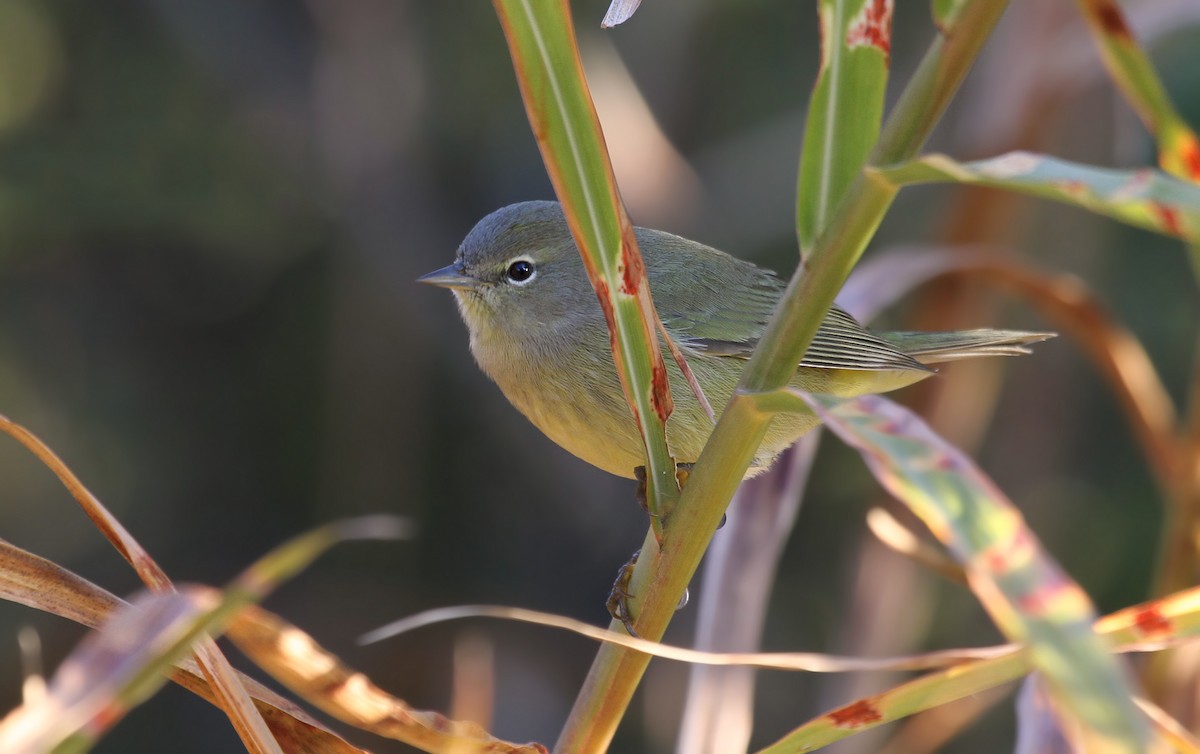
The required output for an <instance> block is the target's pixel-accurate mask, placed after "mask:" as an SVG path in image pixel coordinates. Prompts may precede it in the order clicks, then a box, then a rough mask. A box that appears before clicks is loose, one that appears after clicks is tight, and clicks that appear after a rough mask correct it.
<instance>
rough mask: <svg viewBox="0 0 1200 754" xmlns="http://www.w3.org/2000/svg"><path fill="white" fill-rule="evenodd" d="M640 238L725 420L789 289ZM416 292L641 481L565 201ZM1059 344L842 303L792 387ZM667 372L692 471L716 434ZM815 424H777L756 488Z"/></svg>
mask: <svg viewBox="0 0 1200 754" xmlns="http://www.w3.org/2000/svg"><path fill="white" fill-rule="evenodd" d="M634 232H635V234H636V237H637V242H638V246H639V247H640V249H641V254H642V258H643V260H644V262H645V269H646V276H647V278H648V280H649V284H650V293H651V295H652V297H653V300H654V304H655V308H656V309H657V310H658V312H659V315H660V317H661V319H662V324H663V327H664V329H665V331H666V333H667V334H668V335H669V336H670V338H671V339H672V340H673V341H674V342H675V344H676V345H677V346H678V348H679V350H680V351H681V352H682V353H683V355H684V357H685V359H686V361H687V363H688V366H689V367H690V369H691V371H692V373H693V374H694V375H695V378H696V380H697V381H698V382H699V384H700V386H701V387H702V389H703V392H704V393H705V395H706V397H707V399H708V401H709V402H710V403H711V405H712V408H713V409H714V410H715V411H716V412H717V413H718V414H719V412H720V411H721V409H722V408H723V407H724V405H725V404H726V402H728V400H729V398H730V397H731V396H732V394H733V391H734V389H735V388H736V386H737V384H738V381H739V378H740V376H741V373H742V370H743V369H744V367H745V365H746V362H747V360H748V359H749V357H750V355H751V353H752V352H753V350H754V347H755V345H756V344H757V343H758V340H759V339H760V337H761V336H762V333H763V330H764V329H765V328H766V325H767V322H768V320H769V319H770V317H771V315H772V313H773V312H774V310H775V308H776V305H777V303H778V301H779V298H780V296H781V295H782V293H783V290H784V282H783V280H781V279H780V278H779V277H778V276H777V275H776V274H775V273H774V272H771V271H770V270H767V269H764V268H762V267H759V266H757V265H755V264H752V263H750V262H747V261H743V260H741V259H738V258H736V257H733V256H731V255H729V254H726V253H725V252H722V251H718V250H717V249H714V248H711V247H709V246H705V245H704V244H701V243H697V242H695V241H691V240H688V239H686V238H682V237H680V236H676V235H673V234H670V233H666V232H663V231H658V230H651V229H648V228H635V229H634ZM418 281H419V282H421V283H425V284H430V285H435V286H441V287H444V288H448V289H449V290H450V291H451V292H452V293H453V294H454V298H455V300H456V302H457V304H458V309H459V312H460V314H461V316H462V319H463V321H464V322H465V323H466V326H467V331H468V333H469V340H470V349H471V353H472V355H473V356H474V358H475V361H476V362H477V363H478V365H479V367H480V368H481V369H482V370H483V372H484V373H485V374H486V375H487V376H488V377H489V378H490V379H491V380H492V381H493V382H495V383H496V385H497V386H499V388H500V391H501V392H502V393H503V394H504V396H505V397H506V398H507V399H508V401H509V402H510V403H512V405H513V406H515V407H516V408H517V410H518V411H520V412H521V413H522V414H524V416H525V417H526V418H528V419H529V421H530V422H532V423H533V424H534V426H536V427H537V428H538V429H539V430H541V431H542V433H544V434H545V435H546V436H547V437H549V438H550V439H551V440H552V441H554V442H555V443H557V444H558V445H559V446H561V447H562V448H564V449H565V450H567V451H568V452H570V453H572V454H573V455H575V456H577V457H579V458H581V459H583V460H584V461H586V462H587V463H590V464H591V465H593V466H595V467H597V468H600V469H603V470H604V471H607V472H609V473H612V474H615V475H617V476H621V477H627V478H635V473H636V470H637V469H638V467H641V466H643V465H644V464H645V459H644V452H645V451H644V448H643V444H642V436H641V434H640V432H639V429H638V426H637V424H636V421H635V419H634V418H633V415H632V413H631V411H630V409H629V407H628V404H627V403H626V399H625V395H624V392H623V390H622V387H621V382H620V379H619V377H618V373H617V369H616V365H615V363H614V361H613V354H612V349H611V341H610V338H609V330H608V325H607V322H606V319H605V315H604V310H603V309H602V307H601V305H600V302H599V299H598V298H597V296H596V294H595V292H594V289H593V288H592V285H591V282H590V281H589V279H588V276H587V273H586V271H585V269H584V265H583V261H582V259H581V258H580V255H579V251H578V250H577V248H576V245H575V241H574V238H573V237H572V235H571V230H570V227H569V226H568V224H567V221H566V218H565V216H564V214H563V210H562V207H561V206H560V205H559V204H558V203H557V202H551V201H527V202H521V203H517V204H512V205H509V206H506V207H503V208H501V209H498V210H496V211H495V212H492V213H491V214H489V215H487V216H486V217H484V218H483V219H482V220H480V221H479V222H478V223H477V224H476V225H475V227H474V228H473V229H472V230H471V231H470V232H469V233H468V234H467V236H466V238H465V239H464V240H463V242H462V243H461V244H460V245H459V247H458V250H457V253H456V254H455V258H454V261H453V263H452V264H450V265H448V266H446V267H443V268H441V269H439V270H435V271H433V272H431V273H429V274H427V275H424V276H422V277H420V278H418ZM1053 335H1054V334H1053V333H1046V332H1029V331H1022V330H996V329H975V330H959V331H953V332H874V331H871V330H868V329H866V328H865V327H863V326H862V325H860V324H859V323H858V322H857V321H856V320H855V319H854V318H853V317H852V316H851V315H850V314H848V313H847V312H846V311H844V310H843V309H841V308H840V307H838V306H837V305H836V304H835V305H834V306H833V307H832V308H831V309H830V310H829V311H828V313H827V314H825V316H824V319H822V321H821V324H820V326H819V327H818V329H817V333H816V335H815V336H814V338H813V341H812V344H811V345H810V346H809V347H808V350H807V352H806V353H805V354H804V357H803V358H802V359H801V361H800V363H799V364H797V366H796V371H795V374H794V375H793V377H792V378H791V380H790V381H789V386H790V387H793V388H798V389H800V390H803V391H806V392H810V393H824V394H828V395H832V396H837V397H845V398H849V397H854V396H859V395H863V394H868V393H882V392H887V391H891V390H895V389H898V388H901V387H905V386H907V385H911V384H913V383H915V382H918V381H920V380H923V379H925V378H927V377H929V376H930V375H931V374H933V373H934V369H932V365H934V364H939V363H943V362H948V361H955V360H959V359H971V358H976V357H983V356H1012V355H1018V354H1026V353H1029V348H1028V346H1029V345H1030V344H1031V343H1035V342H1038V341H1042V340H1045V339H1047V338H1050V337H1053ZM660 340H661V336H660ZM661 345H663V344H662V343H660V346H661ZM664 362H665V364H666V367H667V371H668V377H669V383H670V388H671V395H672V397H673V399H674V404H675V410H674V412H673V413H672V414H671V416H670V418H669V419H668V421H667V424H666V436H667V445H668V448H669V450H670V452H671V454H672V455H673V456H674V458H675V459H676V460H677V461H679V462H683V463H686V462H694V461H695V460H696V459H697V458H699V456H700V451H701V449H702V448H703V447H704V444H705V442H706V441H707V439H708V436H709V435H710V434H711V433H712V429H713V423H712V419H711V418H710V416H709V415H708V413H707V411H706V410H705V408H704V407H703V406H702V404H701V403H700V401H699V400H697V398H696V397H695V396H694V395H693V393H692V390H691V388H690V387H689V385H688V383H687V381H686V380H685V379H684V376H683V373H682V372H681V370H680V369H679V367H678V366H677V365H676V364H675V362H674V360H673V358H672V357H671V355H670V354H669V353H666V352H664ZM818 424H819V419H818V418H817V416H816V415H814V414H813V413H811V412H797V413H786V414H779V415H777V416H776V417H775V418H774V419H773V420H772V422H771V424H770V427H769V429H768V430H767V433H766V436H765V438H764V439H763V442H762V444H761V446H760V447H759V448H758V450H757V452H756V453H755V456H754V459H753V461H752V462H751V465H750V467H749V469H748V471H747V473H746V476H747V478H749V477H752V476H755V475H757V474H759V473H762V472H763V471H765V470H766V469H767V468H768V467H769V466H770V464H771V462H772V461H773V460H774V459H775V457H776V456H778V455H779V454H780V453H781V452H782V451H783V450H785V449H786V448H788V447H789V446H790V445H792V444H793V443H794V442H795V441H796V440H797V439H799V438H800V437H801V436H802V435H804V434H805V433H807V432H808V431H810V430H812V429H813V428H814V427H816V426H817V425H818Z"/></svg>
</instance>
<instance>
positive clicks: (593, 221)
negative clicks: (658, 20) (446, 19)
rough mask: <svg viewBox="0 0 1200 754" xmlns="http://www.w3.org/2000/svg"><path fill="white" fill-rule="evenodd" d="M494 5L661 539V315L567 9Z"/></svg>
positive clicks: (668, 483)
mask: <svg viewBox="0 0 1200 754" xmlns="http://www.w3.org/2000/svg"><path fill="white" fill-rule="evenodd" d="M493 5H494V6H495V8H496V13H497V15H498V16H499V18H500V24H501V26H502V27H503V28H504V35H505V38H506V39H507V41H508V48H509V52H510V53H511V55H512V60H513V68H514V70H515V71H516V75H517V83H518V84H519V85H520V88H521V96H522V98H523V99H524V101H525V111H526V114H527V115H528V116H529V123H530V126H531V128H532V130H533V134H534V136H535V138H536V139H537V142H538V147H539V148H540V149H541V152H542V159H543V161H544V162H545V164H546V171H547V173H549V176H550V181H551V183H552V184H553V185H554V191H555V193H556V194H557V195H558V199H559V201H560V202H561V203H562V206H563V212H564V213H565V214H566V217H567V223H568V224H569V225H570V227H571V233H572V235H573V236H574V237H575V243H576V245H577V246H578V247H579V251H580V254H581V256H582V257H583V263H584V267H585V268H586V269H587V273H588V277H589V278H590V279H591V281H592V286H593V287H594V288H595V289H596V295H597V296H598V297H599V299H600V302H601V305H602V306H603V307H604V312H605V315H606V316H607V317H608V325H609V331H610V333H611V336H612V337H611V342H612V347H613V360H614V361H615V362H616V365H617V373H618V376H619V377H620V380H621V384H622V386H623V387H624V390H625V398H626V402H627V403H628V405H629V409H630V413H631V414H632V416H633V419H634V420H635V421H636V422H637V424H638V427H639V430H640V433H641V436H642V443H643V445H644V446H645V450H646V459H647V460H646V469H647V501H648V503H649V505H650V508H651V510H652V511H654V512H655V513H656V514H659V515H656V516H654V517H653V518H652V521H654V522H655V523H654V525H655V527H656V533H657V534H659V535H660V536H661V533H662V532H661V521H662V519H663V517H664V515H665V513H666V512H667V511H668V510H669V509H670V507H671V505H672V503H673V501H674V500H675V498H676V497H678V487H677V483H676V481H675V461H674V459H672V458H671V453H670V450H669V449H668V447H667V435H666V418H667V417H668V416H670V414H671V412H672V410H673V408H674V405H673V403H672V400H671V392H670V385H669V383H668V381H667V380H663V379H655V376H656V375H659V374H666V366H665V364H664V361H663V356H662V352H661V350H660V348H659V339H658V332H657V331H658V328H659V319H658V314H657V312H656V311H655V309H654V302H653V301H652V300H651V297H650V286H649V285H648V284H647V282H646V271H645V266H644V264H643V263H642V257H641V252H640V251H639V250H638V247H637V239H636V237H635V235H634V233H633V226H632V224H631V223H630V221H629V217H628V216H627V215H626V213H625V207H624V205H622V203H621V200H620V195H619V193H618V191H617V186H616V179H615V177H614V176H613V171H612V164H611V162H610V160H609V157H608V151H607V149H606V148H605V146H604V137H603V134H601V132H600V123H599V120H598V119H597V117H596V109H595V107H594V105H593V104H592V97H591V93H590V92H589V91H588V86H587V81H586V80H585V79H584V75H583V68H582V64H581V63H580V61H579V50H578V46H577V44H576V40H575V29H574V25H573V23H572V21H571V13H570V8H569V7H568V5H567V3H566V2H565V1H564V0H552V1H551V2H543V3H531V2H529V0H494V2H493ZM634 8H636V3H614V4H613V6H612V7H611V8H610V14H611V13H617V14H618V17H620V18H621V20H623V18H625V17H628V13H632V12H633V9H634ZM622 14H624V15H623V16H622ZM683 368H685V369H686V362H685V363H684V364H683Z"/></svg>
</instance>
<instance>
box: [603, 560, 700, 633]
mask: <svg viewBox="0 0 1200 754" xmlns="http://www.w3.org/2000/svg"><path fill="white" fill-rule="evenodd" d="M641 554H642V551H641V550H638V551H636V552H635V553H633V555H632V557H630V558H629V562H628V563H626V564H625V565H623V566H621V570H620V571H618V572H617V580H616V581H614V582H613V585H612V591H611V592H609V593H608V601H607V602H605V603H604V606H605V607H607V608H608V614H609V615H611V616H612V618H613V620H616V621H620V622H621V625H622V626H624V627H625V630H626V631H628V632H629V635H630V636H634V637H637V635H638V633H637V631H636V630H634V628H633V620H634V619H633V611H632V610H630V608H629V601H630V600H631V599H633V595H632V594H630V593H629V581H630V580H631V579H632V578H633V569H634V567H635V566H636V565H637V562H638V557H639V556H640V555H641ZM690 599H691V594H690V592H689V591H688V590H687V589H684V590H683V596H682V597H680V598H679V604H677V605H676V606H675V609H676V610H682V609H683V608H685V607H687V603H688V601H689V600H690Z"/></svg>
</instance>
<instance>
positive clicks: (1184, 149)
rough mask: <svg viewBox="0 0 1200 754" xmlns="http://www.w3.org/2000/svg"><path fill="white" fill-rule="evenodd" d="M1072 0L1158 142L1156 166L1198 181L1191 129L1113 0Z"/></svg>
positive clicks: (1197, 149)
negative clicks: (1157, 164) (1075, 2)
mask: <svg viewBox="0 0 1200 754" xmlns="http://www.w3.org/2000/svg"><path fill="white" fill-rule="evenodd" d="M1078 1H1079V8H1080V10H1081V11H1082V12H1083V15H1084V17H1085V18H1086V19H1087V21H1088V26H1089V27H1090V28H1091V30H1092V37H1093V38H1094V39H1095V40H1096V45H1097V47H1099V48H1100V55H1101V57H1103V58H1104V65H1105V67H1107V68H1108V73H1109V75H1110V76H1112V79H1113V82H1114V83H1116V85H1117V88H1118V89H1119V90H1120V91H1121V93H1122V94H1123V95H1125V99H1126V100H1128V101H1129V104H1130V105H1131V106H1132V107H1133V109H1134V110H1135V111H1137V114H1138V117H1140V118H1141V119H1142V122H1143V123H1145V124H1146V128H1148V129H1149V130H1150V133H1151V134H1153V135H1154V138H1155V140H1157V142H1158V163H1159V165H1161V166H1162V169H1163V170H1165V171H1166V172H1168V173H1170V174H1171V175H1174V176H1176V177H1178V178H1182V179H1184V180H1187V181H1191V182H1192V183H1200V146H1198V144H1200V142H1197V139H1196V133H1195V131H1193V130H1192V129H1191V127H1190V126H1188V124H1187V122H1186V121H1185V120H1184V119H1183V117H1182V116H1180V114H1179V111H1178V110H1176V109H1175V105H1174V104H1173V103H1172V102H1171V97H1170V96H1169V95H1168V94H1167V90H1166V88H1165V87H1164V86H1163V83H1162V80H1161V79H1160V78H1159V76H1158V72H1157V71H1155V70H1154V65H1153V64H1151V62H1150V58H1149V57H1147V55H1146V53H1145V51H1143V50H1142V48H1141V46H1140V45H1139V44H1138V42H1137V39H1136V38H1134V35H1133V32H1132V31H1131V30H1130V28H1129V23H1128V22H1127V21H1126V20H1125V14H1124V13H1123V12H1122V11H1121V7H1120V6H1119V5H1118V4H1117V3H1116V0H1078Z"/></svg>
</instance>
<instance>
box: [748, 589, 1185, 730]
mask: <svg viewBox="0 0 1200 754" xmlns="http://www.w3.org/2000/svg"><path fill="white" fill-rule="evenodd" d="M1147 624H1149V625H1150V626H1154V627H1155V628H1157V627H1159V626H1165V627H1169V628H1166V633H1163V634H1161V635H1158V636H1155V637H1151V636H1148V635H1147V632H1146V628H1147ZM1094 629H1095V631H1096V633H1097V634H1099V635H1100V636H1102V637H1103V638H1104V639H1105V640H1106V642H1107V643H1108V644H1109V645H1110V646H1115V647H1118V648H1119V649H1121V650H1127V651H1133V650H1141V649H1152V648H1155V645H1154V642H1160V646H1161V642H1163V641H1165V640H1167V639H1173V640H1181V639H1186V638H1190V637H1196V636H1200V587H1195V588H1192V589H1188V590H1185V591H1182V592H1178V593H1176V594H1172V595H1170V596H1168V597H1164V598H1162V599H1159V600H1155V601H1154V602H1150V603H1146V604H1144V605H1137V606H1134V607H1129V608H1125V609H1124V610H1120V611H1118V612H1116V613H1113V614H1111V615H1108V616H1105V617H1104V618H1101V619H1100V620H1098V621H1096V623H1095V624H1094ZM1147 641H1150V642H1151V643H1150V644H1147ZM1033 657H1034V655H1033V653H1032V652H1030V651H1029V649H1028V648H1025V647H1014V648H1012V650H1011V651H1010V652H1008V653H1005V654H1000V655H997V656H995V657H988V658H984V659H978V660H972V661H970V662H966V663H964V664H962V665H958V666H955V667H953V668H947V669H945V670H938V671H935V672H933V673H929V674H927V675H924V676H922V677H920V678H917V679H915V680H912V681H909V682H907V683H903V684H901V685H899V686H896V687H895V688H892V689H889V690H887V691H884V692H883V693H880V694H875V695H874V696H871V697H868V698H866V699H860V700H858V701H855V702H851V703H849V704H846V705H844V706H843V707H840V708H838V709H837V710H834V711H833V712H827V713H825V714H824V715H821V716H820V717H817V718H814V719H812V720H810V721H808V722H807V723H805V724H804V725H801V726H800V727H798V728H796V729H795V730H793V731H791V732H790V733H788V734H787V735H786V736H784V737H783V738H782V739H780V740H779V741H777V742H776V743H774V744H772V745H771V746H768V747H767V748H765V749H763V750H762V751H761V752H760V754H790V752H797V751H812V750H814V749H817V748H820V747H822V746H827V745H829V744H831V743H833V742H835V741H840V740H842V739H844V738H846V737H848V736H851V735H854V734H855V733H860V732H862V731H863V730H866V729H868V728H873V727H876V726H878V725H882V724H884V723H889V722H894V721H896V720H900V719H902V718H904V717H906V716H908V715H913V714H916V713H918V712H924V711H926V710H930V709H933V708H935V707H939V706H941V705H944V704H948V703H950V702H954V701H958V700H961V699H966V698H967V697H972V696H975V695H977V694H980V693H983V692H987V691H989V690H994V689H997V688H1000V687H1002V686H1003V685H1004V684H1006V683H1008V682H1010V681H1012V680H1014V679H1016V678H1020V677H1021V676H1022V675H1025V674H1026V673H1028V672H1029V671H1031V670H1033V668H1034V665H1033ZM856 710H862V711H865V710H873V711H874V712H876V713H877V714H878V715H879V718H878V719H875V720H871V721H867V720H865V719H862V718H861V717H859V716H858V715H857V714H854V715H852V714H851V713H852V712H853V711H856ZM847 719H855V720H857V721H859V723H860V724H859V726H858V727H848V726H845V725H841V724H839V723H843V722H845V721H846V720H847ZM1154 722H1155V723H1156V724H1158V722H1159V721H1158V720H1155V721H1154ZM1160 729H1161V728H1160Z"/></svg>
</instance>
